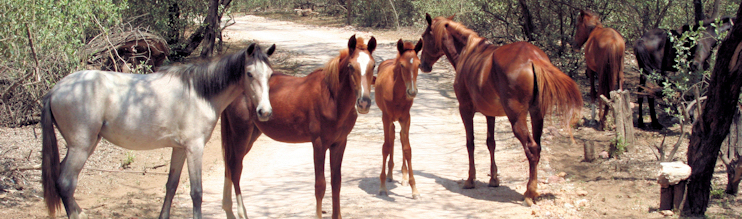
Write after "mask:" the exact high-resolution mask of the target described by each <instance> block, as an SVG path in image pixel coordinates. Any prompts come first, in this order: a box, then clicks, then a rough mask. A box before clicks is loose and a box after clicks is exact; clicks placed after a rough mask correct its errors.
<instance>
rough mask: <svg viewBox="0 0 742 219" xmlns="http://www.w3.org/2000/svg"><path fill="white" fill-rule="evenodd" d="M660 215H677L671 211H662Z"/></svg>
mask: <svg viewBox="0 0 742 219" xmlns="http://www.w3.org/2000/svg"><path fill="white" fill-rule="evenodd" d="M660 214H661V215H662V216H665V217H669V216H673V215H674V214H675V213H674V212H672V211H671V210H662V211H660Z"/></svg>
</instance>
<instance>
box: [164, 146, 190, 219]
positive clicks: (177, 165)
mask: <svg viewBox="0 0 742 219" xmlns="http://www.w3.org/2000/svg"><path fill="white" fill-rule="evenodd" d="M185 160H186V149H185V148H173V154H172V155H171V156H170V174H168V177H167V183H166V184H165V190H166V192H165V201H164V202H163V203H162V210H160V219H166V218H170V206H171V205H172V204H173V197H175V191H177V190H178V183H180V173H181V171H183V164H184V163H185Z"/></svg>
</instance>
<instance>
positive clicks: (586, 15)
mask: <svg viewBox="0 0 742 219" xmlns="http://www.w3.org/2000/svg"><path fill="white" fill-rule="evenodd" d="M598 26H602V24H601V23H600V17H599V16H598V15H596V14H594V13H592V12H589V11H585V10H580V15H579V16H577V23H576V25H575V36H574V41H573V42H572V47H573V48H574V49H575V50H579V49H580V48H582V45H584V44H585V42H587V39H588V38H589V37H590V33H592V32H593V29H595V27H598Z"/></svg>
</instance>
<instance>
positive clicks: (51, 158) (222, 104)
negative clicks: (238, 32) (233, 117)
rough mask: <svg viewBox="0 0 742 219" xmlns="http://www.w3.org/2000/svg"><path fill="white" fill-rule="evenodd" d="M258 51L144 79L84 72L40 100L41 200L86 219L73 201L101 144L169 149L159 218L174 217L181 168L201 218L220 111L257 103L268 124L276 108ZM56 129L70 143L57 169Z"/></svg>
mask: <svg viewBox="0 0 742 219" xmlns="http://www.w3.org/2000/svg"><path fill="white" fill-rule="evenodd" d="M274 50H275V45H273V46H271V47H270V48H269V49H268V50H267V52H265V53H264V52H263V51H262V50H261V49H260V46H258V45H257V44H252V45H250V46H249V47H248V48H247V49H245V50H243V51H241V52H238V53H235V54H231V55H227V56H224V57H223V58H220V59H218V60H215V61H212V62H207V63H202V64H188V65H183V66H174V67H168V68H165V69H163V70H161V71H160V72H156V73H152V74H147V75H141V74H124V73H117V72H107V71H95V70H91V71H79V72H75V73H72V74H70V75H68V76H66V77H65V78H63V79H62V80H60V81H59V82H58V83H57V85H56V86H54V88H52V90H51V91H50V92H49V93H48V94H47V95H46V96H44V98H43V103H44V107H43V109H42V112H41V124H42V129H43V149H42V154H43V155H42V182H43V185H44V199H45V201H46V206H47V209H48V210H49V215H50V216H51V217H52V218H53V217H54V216H55V215H56V211H57V210H58V209H59V208H60V202H59V201H60V199H61V201H62V202H63V203H64V208H65V210H66V211H67V217H69V218H87V216H86V215H85V214H84V213H83V212H82V209H81V208H80V206H78V205H77V202H76V201H75V197H74V194H75V187H76V186H77V177H78V175H79V174H80V171H81V170H82V168H83V166H84V165H85V161H86V160H87V159H88V157H89V156H90V155H91V154H92V153H93V151H94V150H95V147H96V145H98V142H99V141H100V139H101V137H103V138H105V139H106V140H108V141H110V142H111V143H113V144H115V145H118V146H120V147H123V148H127V149H131V150H148V149H156V148H163V147H172V148H173V154H172V157H171V160H170V175H169V176H168V180H167V184H166V188H167V193H166V195H165V201H164V203H163V205H162V211H160V218H169V217H170V205H171V203H172V200H173V196H174V195H175V191H176V189H177V188H178V181H179V179H180V173H181V171H182V170H183V164H184V162H185V161H186V160H188V175H189V177H190V182H191V198H192V199H193V218H201V198H202V194H201V193H202V189H201V157H202V155H203V148H204V144H206V141H208V140H209V138H210V137H211V132H212V131H213V130H214V127H215V125H216V122H217V119H219V115H220V114H221V113H222V111H223V110H224V109H225V108H226V107H227V106H228V105H229V104H230V103H232V102H233V101H234V100H235V99H237V98H243V96H246V97H249V98H250V99H251V100H252V101H255V102H257V103H259V104H258V105H257V107H256V112H257V115H258V119H259V120H261V121H266V120H268V119H269V118H270V117H271V114H272V108H271V104H270V101H269V99H268V90H269V89H268V79H269V78H270V77H271V74H273V70H272V68H271V65H270V62H269V61H268V56H270V55H271V54H272V53H273V51H274ZM54 124H56V125H57V129H59V132H60V133H61V134H62V137H64V139H65V141H67V156H66V157H65V158H64V160H63V161H62V163H61V166H60V163H59V150H58V147H57V138H56V135H55V133H54Z"/></svg>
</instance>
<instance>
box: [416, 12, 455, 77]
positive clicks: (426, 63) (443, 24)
mask: <svg viewBox="0 0 742 219" xmlns="http://www.w3.org/2000/svg"><path fill="white" fill-rule="evenodd" d="M453 17H454V16H453V15H452V16H451V17H448V18H444V17H436V18H435V19H432V18H431V17H430V14H428V13H425V20H426V21H427V22H428V27H426V28H425V31H424V32H423V36H422V40H423V44H424V45H425V50H423V53H422V54H421V59H420V61H421V64H420V70H423V72H430V71H432V70H433V65H434V64H435V63H436V62H437V61H438V59H440V58H441V56H443V55H447V56H448V59H449V60H450V61H451V64H452V65H454V67H455V66H456V63H454V60H455V58H454V57H452V56H456V55H458V50H457V49H456V48H457V47H456V44H455V42H454V40H453V39H452V37H451V36H450V34H449V33H448V31H447V29H448V26H449V23H451V22H452V21H453Z"/></svg>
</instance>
